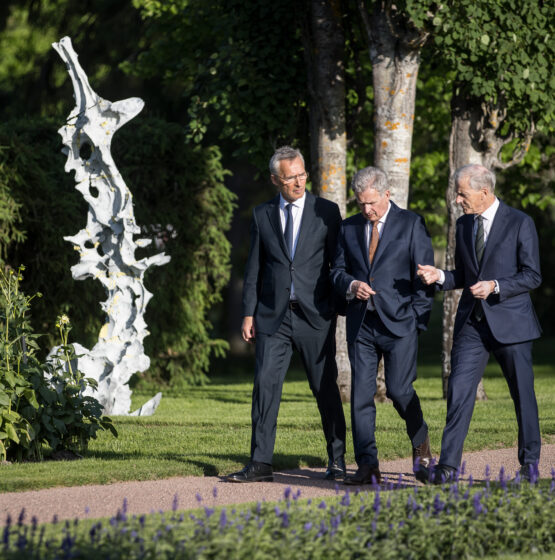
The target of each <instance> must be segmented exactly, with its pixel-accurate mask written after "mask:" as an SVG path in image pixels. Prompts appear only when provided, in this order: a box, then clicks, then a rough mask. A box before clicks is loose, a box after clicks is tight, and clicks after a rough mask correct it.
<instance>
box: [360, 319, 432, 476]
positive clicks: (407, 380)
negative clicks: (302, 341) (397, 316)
mask: <svg viewBox="0 0 555 560" xmlns="http://www.w3.org/2000/svg"><path fill="white" fill-rule="evenodd" d="M417 351H418V335H417V332H416V330H415V331H414V332H411V333H410V334H409V335H407V336H404V337H396V336H394V335H393V334H391V332H390V331H389V330H388V329H387V328H386V327H385V325H384V324H383V322H382V320H381V319H380V318H379V316H378V314H377V313H376V312H374V311H367V312H366V315H365V316H364V320H363V322H362V325H361V327H360V331H359V333H358V336H357V339H356V341H355V342H354V343H351V344H349V360H350V361H351V373H352V382H351V420H352V428H353V443H354V448H355V459H356V462H357V464H358V465H359V466H360V465H362V464H368V465H370V466H371V467H373V468H377V467H378V450H377V447H376V437H375V429H376V405H375V403H374V396H375V394H376V377H377V374H378V364H379V362H380V359H381V358H382V356H383V359H384V370H385V385H386V394H387V396H388V397H389V398H390V399H391V400H392V401H393V405H394V406H395V409H396V410H397V412H398V413H399V415H400V416H401V418H402V419H403V420H404V421H405V425H406V430H407V434H408V436H409V439H410V440H411V443H412V446H413V447H417V446H419V445H420V444H421V443H423V442H424V441H425V439H426V436H427V435H428V426H427V425H426V422H424V416H423V414H422V409H421V407H420V401H419V399H418V395H417V394H416V391H415V390H414V388H413V386H412V383H413V382H414V381H415V379H416V355H417Z"/></svg>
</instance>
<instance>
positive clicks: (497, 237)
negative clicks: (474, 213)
mask: <svg viewBox="0 0 555 560" xmlns="http://www.w3.org/2000/svg"><path fill="white" fill-rule="evenodd" d="M506 225H507V206H506V205H505V204H504V203H503V202H501V201H499V208H498V209H497V212H496V213H495V216H494V218H493V222H492V224H491V229H490V230H489V235H488V238H487V240H486V246H485V248H484V254H483V255H482V264H481V267H480V268H483V266H484V263H485V262H486V261H487V259H488V258H489V256H490V255H491V254H492V253H493V252H494V251H495V246H496V245H497V244H498V243H499V242H500V241H501V239H503V234H504V231H505V227H506Z"/></svg>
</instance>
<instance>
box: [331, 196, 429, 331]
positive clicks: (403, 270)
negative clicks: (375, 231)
mask: <svg viewBox="0 0 555 560" xmlns="http://www.w3.org/2000/svg"><path fill="white" fill-rule="evenodd" d="M366 222H367V220H366V218H364V216H363V215H362V214H356V215H355V216H352V217H351V218H348V219H347V220H345V221H344V222H343V224H342V226H341V230H340V233H339V239H338V243H337V250H336V253H335V259H334V264H333V268H332V272H331V278H332V282H333V285H334V288H335V290H336V292H337V293H338V294H342V295H343V297H345V294H346V293H347V290H348V289H349V286H350V284H351V282H352V281H353V280H362V281H363V282H366V283H367V284H369V285H370V286H371V287H372V289H373V290H375V291H376V292H377V294H376V295H375V296H373V301H374V305H375V306H376V312H377V313H378V315H379V316H380V319H381V320H382V322H383V323H384V325H385V326H386V327H387V328H388V329H389V331H390V332H391V333H392V334H393V335H395V336H406V335H407V334H409V333H410V332H411V331H414V330H415V329H419V330H425V329H426V327H427V325H428V320H429V318H430V311H431V308H432V300H433V289H432V290H431V289H429V288H428V287H426V286H424V284H423V283H422V282H421V281H420V278H419V277H418V276H417V274H416V270H417V265H418V264H433V262H434V253H433V250H432V242H431V239H430V235H429V233H428V231H427V230H426V225H425V222H424V219H423V218H422V217H420V216H418V215H417V214H415V213H414V212H410V211H409V210H402V209H401V208H399V207H398V206H397V205H396V204H395V203H393V202H391V209H390V211H389V214H388V216H387V220H386V222H385V224H384V227H383V229H382V233H381V235H380V241H379V244H378V248H377V250H376V254H375V255H374V260H373V262H372V266H370V262H369V260H368V248H367V244H366V237H365V227H366ZM366 306H367V302H366V301H361V300H358V299H352V300H350V302H349V303H348V304H347V312H346V316H347V340H348V342H354V341H355V340H356V338H357V335H358V331H359V329H360V325H361V324H362V321H363V319H364V315H365V313H366Z"/></svg>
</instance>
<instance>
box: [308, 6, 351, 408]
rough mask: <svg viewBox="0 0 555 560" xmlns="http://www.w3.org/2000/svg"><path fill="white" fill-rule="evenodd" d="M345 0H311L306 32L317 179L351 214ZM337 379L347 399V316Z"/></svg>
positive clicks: (341, 328) (339, 335)
mask: <svg viewBox="0 0 555 560" xmlns="http://www.w3.org/2000/svg"><path fill="white" fill-rule="evenodd" d="M342 15H343V12H342V2H341V0H310V2H309V7H308V18H307V20H308V21H307V23H306V28H305V32H304V33H303V37H304V40H305V43H304V46H305V49H304V50H305V59H306V68H307V78H308V90H309V92H310V113H309V120H310V132H311V134H310V153H311V161H312V167H311V170H312V184H313V186H314V188H315V189H316V190H317V191H318V192H319V194H320V196H322V197H324V198H327V199H328V200H332V201H333V202H335V203H336V204H337V205H338V206H339V209H340V211H341V215H342V216H343V218H345V217H346V206H347V179H346V170H345V168H346V163H347V134H346V121H345V66H344V56H345V53H344V51H345V36H344V33H343V24H342V20H341V18H342ZM335 339H336V361H337V369H338V379H337V384H338V386H339V391H340V393H341V400H342V401H343V402H349V401H350V395H351V367H350V364H349V356H348V353H347V337H346V329H345V317H342V316H339V317H338V320H337V328H336V333H335Z"/></svg>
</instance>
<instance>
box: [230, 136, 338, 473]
mask: <svg viewBox="0 0 555 560" xmlns="http://www.w3.org/2000/svg"><path fill="white" fill-rule="evenodd" d="M270 173H271V180H272V183H273V184H274V185H275V186H276V187H277V189H278V191H279V194H278V196H276V197H275V198H273V199H272V200H270V201H268V202H266V203H264V204H261V205H260V206H257V207H256V208H255V209H254V211H253V216H252V223H251V245H250V252H249V257H248V261H247V267H246V272H245V279H244V287H243V324H242V327H241V333H242V336H243V339H244V340H245V341H246V342H249V343H251V344H252V343H255V344H256V363H255V375H254V387H253V393H252V437H251V457H250V459H251V460H250V462H249V463H248V464H247V465H246V466H245V467H244V468H243V469H242V470H241V471H239V472H236V473H233V474H230V475H228V476H227V480H229V481H230V482H258V481H271V480H273V471H272V457H273V452H274V443H275V437H276V425H277V417H278V411H279V404H280V400H281V392H282V387H283V381H284V379H285V374H286V373H287V369H288V367H289V362H290V360H291V355H292V352H293V348H295V349H296V350H297V351H298V352H299V354H300V357H301V360H302V362H303V365H304V368H305V370H306V374H307V377H308V382H309V385H310V388H311V390H312V393H313V394H314V396H315V397H316V402H317V404H318V410H319V411H320V416H321V419H322V427H323V430H324V437H325V440H326V446H327V454H328V469H327V471H326V474H325V478H327V479H330V480H333V479H335V478H343V477H344V476H345V459H344V455H345V418H344V415H343V407H342V405H341V397H340V394H339V389H338V387H337V365H336V362H335V318H336V310H335V306H334V297H333V293H332V288H331V284H330V280H329V272H330V262H331V259H332V257H333V253H334V250H335V243H336V239H337V233H338V231H339V227H340V224H341V215H340V213H339V208H338V206H337V204H335V203H333V202H331V201H329V200H326V199H323V198H319V197H316V196H314V195H312V194H311V193H309V192H307V191H306V190H305V188H306V181H307V178H308V173H307V172H306V171H305V166H304V159H303V156H302V154H301V153H300V151H299V150H296V149H293V148H291V147H289V146H283V147H281V148H279V149H278V150H276V152H275V153H274V155H273V156H272V158H271V159H270Z"/></svg>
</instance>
